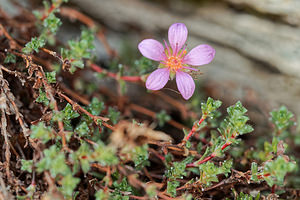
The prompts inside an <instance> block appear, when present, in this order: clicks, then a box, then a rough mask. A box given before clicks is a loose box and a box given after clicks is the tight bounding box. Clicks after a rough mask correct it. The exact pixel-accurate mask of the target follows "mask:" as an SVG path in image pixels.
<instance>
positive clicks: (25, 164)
mask: <svg viewBox="0 0 300 200" xmlns="http://www.w3.org/2000/svg"><path fill="white" fill-rule="evenodd" d="M21 164H22V167H21V170H23V171H27V172H29V173H31V172H32V168H33V160H24V159H21Z"/></svg>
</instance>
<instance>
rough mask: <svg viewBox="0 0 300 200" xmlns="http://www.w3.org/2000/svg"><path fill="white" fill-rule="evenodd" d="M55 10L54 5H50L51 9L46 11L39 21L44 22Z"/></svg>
mask: <svg viewBox="0 0 300 200" xmlns="http://www.w3.org/2000/svg"><path fill="white" fill-rule="evenodd" d="M55 8H56V7H55V6H54V4H52V5H51V7H50V8H49V9H48V11H47V13H45V14H44V15H43V17H42V19H41V20H42V21H44V20H45V19H46V18H47V17H48V16H49V14H50V13H51V12H52V11H53V10H54V9H55Z"/></svg>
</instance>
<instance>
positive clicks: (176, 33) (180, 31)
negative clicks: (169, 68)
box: [168, 23, 188, 54]
mask: <svg viewBox="0 0 300 200" xmlns="http://www.w3.org/2000/svg"><path fill="white" fill-rule="evenodd" d="M187 35H188V30H187V28H186V26H185V25H184V24H183V23H176V24H172V25H171V26H170V28H169V32H168V38H169V42H170V45H171V47H172V50H173V53H174V54H177V52H178V51H179V50H180V49H181V48H182V46H183V45H184V43H185V41H186V38H187Z"/></svg>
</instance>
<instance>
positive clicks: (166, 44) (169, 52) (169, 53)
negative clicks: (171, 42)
mask: <svg viewBox="0 0 300 200" xmlns="http://www.w3.org/2000/svg"><path fill="white" fill-rule="evenodd" d="M164 43H165V46H166V48H167V51H168V55H167V56H170V55H171V51H170V48H169V46H168V43H167V42H166V40H164Z"/></svg>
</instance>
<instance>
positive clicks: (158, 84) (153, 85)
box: [146, 68, 170, 90]
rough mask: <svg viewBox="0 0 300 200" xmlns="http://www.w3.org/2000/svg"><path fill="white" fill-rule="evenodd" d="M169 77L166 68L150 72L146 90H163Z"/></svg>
mask: <svg viewBox="0 0 300 200" xmlns="http://www.w3.org/2000/svg"><path fill="white" fill-rule="evenodd" d="M169 76H170V71H169V69H168V68H161V69H157V70H155V71H154V72H152V73H151V74H150V75H149V76H148V78H147V81H146V88H147V89H149V90H160V89H161V88H163V87H164V86H165V85H166V84H167V82H168V80H169Z"/></svg>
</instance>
